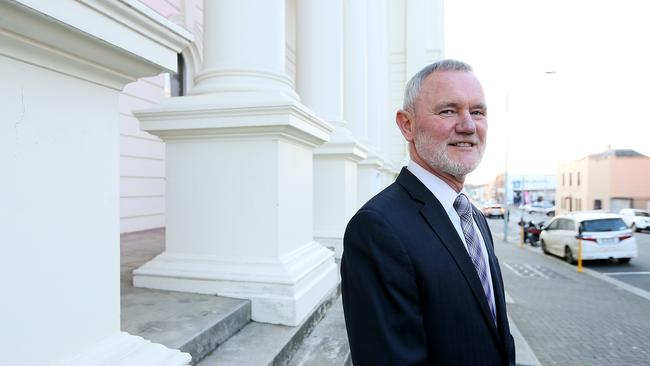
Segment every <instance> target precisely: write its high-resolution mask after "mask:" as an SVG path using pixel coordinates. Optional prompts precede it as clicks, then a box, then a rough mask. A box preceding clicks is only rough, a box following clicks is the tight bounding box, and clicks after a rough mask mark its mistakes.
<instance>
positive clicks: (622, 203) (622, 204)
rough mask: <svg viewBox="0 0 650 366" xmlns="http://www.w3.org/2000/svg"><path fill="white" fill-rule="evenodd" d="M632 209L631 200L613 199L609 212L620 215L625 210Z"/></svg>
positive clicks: (610, 202) (610, 201)
mask: <svg viewBox="0 0 650 366" xmlns="http://www.w3.org/2000/svg"><path fill="white" fill-rule="evenodd" d="M630 207H632V199H631V198H612V199H610V200H609V212H613V213H618V212H619V211H621V210H622V209H624V208H630Z"/></svg>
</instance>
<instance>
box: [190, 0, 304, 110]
mask: <svg viewBox="0 0 650 366" xmlns="http://www.w3.org/2000/svg"><path fill="white" fill-rule="evenodd" d="M203 6H204V8H203V17H204V22H203V37H204V49H203V69H202V71H201V72H200V73H199V74H198V75H197V76H196V78H195V79H194V82H195V83H196V86H195V87H194V89H192V94H207V93H223V92H240V91H254V92H260V91H264V92H279V93H283V94H286V95H287V96H289V97H291V98H297V96H296V93H295V91H294V90H293V87H292V84H291V80H290V79H289V77H287V75H286V73H285V67H284V66H285V42H286V38H285V22H284V18H285V0H267V1H259V0H238V1H232V0H210V1H205V2H204V5H203Z"/></svg>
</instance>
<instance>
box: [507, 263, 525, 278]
mask: <svg viewBox="0 0 650 366" xmlns="http://www.w3.org/2000/svg"><path fill="white" fill-rule="evenodd" d="M503 265H504V266H506V267H508V269H509V270H511V271H512V272H513V273H514V274H516V275H517V276H519V277H524V275H522V274H521V273H519V271H515V269H514V268H512V267H511V266H510V265H509V264H508V263H506V262H503Z"/></svg>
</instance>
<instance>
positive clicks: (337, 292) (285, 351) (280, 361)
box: [269, 282, 341, 366]
mask: <svg viewBox="0 0 650 366" xmlns="http://www.w3.org/2000/svg"><path fill="white" fill-rule="evenodd" d="M339 296H341V283H340V282H339V283H338V285H337V286H336V288H335V289H334V290H332V292H330V294H328V295H327V296H326V297H325V299H323V301H322V302H321V303H320V304H319V305H318V306H317V307H316V309H314V312H312V314H311V315H310V316H309V317H308V318H307V319H305V320H304V321H303V322H302V323H301V324H300V325H299V326H298V329H297V330H296V332H295V333H294V335H293V336H292V337H291V339H290V340H289V342H287V344H285V346H284V347H282V349H281V350H280V351H279V352H278V354H277V355H276V356H275V357H274V358H273V361H272V362H271V363H270V365H269V366H285V365H287V364H288V363H289V361H291V357H293V355H294V354H295V353H296V351H298V348H300V346H301V345H302V342H303V340H304V339H305V338H307V337H309V335H310V334H311V332H312V331H313V330H314V328H315V327H316V325H318V323H319V322H320V321H321V320H322V319H323V318H324V317H325V314H326V313H327V310H328V309H329V308H330V307H332V305H333V304H334V302H336V300H337V299H338V297H339Z"/></svg>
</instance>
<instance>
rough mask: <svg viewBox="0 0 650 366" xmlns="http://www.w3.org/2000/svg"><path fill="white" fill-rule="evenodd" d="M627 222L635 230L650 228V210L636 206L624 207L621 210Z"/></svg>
mask: <svg viewBox="0 0 650 366" xmlns="http://www.w3.org/2000/svg"><path fill="white" fill-rule="evenodd" d="M620 214H621V216H623V221H625V224H626V225H627V226H628V227H629V228H630V229H632V230H634V231H641V230H644V229H645V230H650V212H648V211H646V210H637V209H634V208H624V209H622V210H621V211H620Z"/></svg>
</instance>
